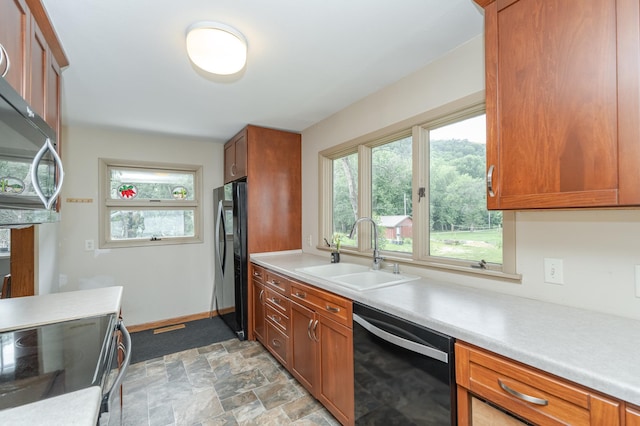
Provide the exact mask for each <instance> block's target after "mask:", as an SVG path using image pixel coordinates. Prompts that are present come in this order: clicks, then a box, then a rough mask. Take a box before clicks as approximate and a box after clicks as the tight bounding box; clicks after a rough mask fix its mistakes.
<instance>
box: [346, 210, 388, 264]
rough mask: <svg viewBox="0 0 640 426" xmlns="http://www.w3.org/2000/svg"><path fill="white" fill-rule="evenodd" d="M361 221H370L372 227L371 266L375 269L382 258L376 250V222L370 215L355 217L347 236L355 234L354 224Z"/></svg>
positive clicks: (350, 236) (356, 224) (351, 236)
mask: <svg viewBox="0 0 640 426" xmlns="http://www.w3.org/2000/svg"><path fill="white" fill-rule="evenodd" d="M363 221H367V222H371V226H372V227H373V266H372V269H373V270H375V271H377V270H379V269H380V265H381V264H382V261H383V260H384V259H383V258H382V256H380V252H379V251H378V225H377V224H376V222H375V221H374V220H373V219H371V218H370V217H361V218H359V219H356V222H355V223H354V224H353V227H352V228H351V233H349V238H353V235H354V234H355V231H356V226H358V223H360V222H363Z"/></svg>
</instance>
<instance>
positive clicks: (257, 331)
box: [253, 279, 265, 344]
mask: <svg viewBox="0 0 640 426" xmlns="http://www.w3.org/2000/svg"><path fill="white" fill-rule="evenodd" d="M264 297H265V295H264V285H263V284H262V283H261V282H260V281H258V280H256V279H253V300H255V301H256V302H255V306H254V308H255V310H254V315H253V333H254V336H255V337H256V340H258V341H259V342H260V343H263V344H264V341H265V340H264V337H265V316H264V313H265V303H264Z"/></svg>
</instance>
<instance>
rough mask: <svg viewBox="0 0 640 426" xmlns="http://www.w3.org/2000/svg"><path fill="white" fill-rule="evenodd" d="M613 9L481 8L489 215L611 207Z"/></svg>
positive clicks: (614, 178) (529, 1)
mask: <svg viewBox="0 0 640 426" xmlns="http://www.w3.org/2000/svg"><path fill="white" fill-rule="evenodd" d="M587 3H588V5H587ZM616 6H617V5H616V0H591V1H589V2H586V3H585V1H584V0H518V1H508V2H494V3H491V4H489V5H488V6H487V7H486V9H485V19H486V25H485V30H486V37H485V40H486V66H487V70H486V72H487V75H486V77H487V78H486V89H487V136H488V140H487V168H488V180H489V178H491V181H492V188H491V190H489V188H488V196H487V199H488V202H487V204H488V207H489V208H490V209H518V208H551V207H587V206H608V205H609V206H610V205H616V204H617V202H618V198H617V197H618V156H619V152H618V133H617V122H618V101H617V95H618V93H617V58H616V51H617V21H616ZM635 36H636V37H637V34H636V35H635ZM488 186H489V182H488Z"/></svg>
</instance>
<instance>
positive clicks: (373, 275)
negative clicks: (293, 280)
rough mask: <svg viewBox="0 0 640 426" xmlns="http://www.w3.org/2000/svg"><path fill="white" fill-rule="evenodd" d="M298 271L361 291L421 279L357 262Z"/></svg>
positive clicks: (311, 267) (331, 264) (310, 267)
mask: <svg viewBox="0 0 640 426" xmlns="http://www.w3.org/2000/svg"><path fill="white" fill-rule="evenodd" d="M296 271H298V272H302V273H304V274H308V275H313V276H315V277H318V278H323V279H325V280H327V281H331V282H333V283H335V284H338V285H341V286H344V287H348V288H351V289H354V290H360V291H365V290H373V289H376V288H381V287H387V286H391V285H396V284H401V283H405V282H409V281H414V280H419V279H420V277H418V276H415V275H405V274H393V273H391V272H387V271H374V270H372V269H371V268H369V267H368V266H363V265H358V264H355V263H330V264H328V265H318V266H309V267H306V268H299V269H296Z"/></svg>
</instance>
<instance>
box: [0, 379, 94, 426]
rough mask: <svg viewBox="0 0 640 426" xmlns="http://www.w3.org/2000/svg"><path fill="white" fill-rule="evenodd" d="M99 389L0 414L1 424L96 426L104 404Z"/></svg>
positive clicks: (10, 409) (87, 390)
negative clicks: (101, 406) (101, 403)
mask: <svg viewBox="0 0 640 426" xmlns="http://www.w3.org/2000/svg"><path fill="white" fill-rule="evenodd" d="M101 397H102V394H101V391H100V388H99V387H98V386H92V387H90V388H86V389H81V390H78V391H75V392H70V393H66V394H64V395H60V396H58V397H55V398H49V399H43V400H42V401H38V402H34V403H32V404H27V405H22V406H20V407H15V408H9V409H8V410H3V411H0V424H3V425H16V426H17V425H25V426H27V425H28V426H95V425H96V423H97V421H98V409H99V408H100V402H101Z"/></svg>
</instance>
